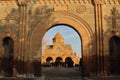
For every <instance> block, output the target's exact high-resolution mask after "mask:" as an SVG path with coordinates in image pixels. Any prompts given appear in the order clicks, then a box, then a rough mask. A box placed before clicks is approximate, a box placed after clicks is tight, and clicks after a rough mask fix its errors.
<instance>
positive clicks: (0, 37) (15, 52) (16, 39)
mask: <svg viewBox="0 0 120 80" xmlns="http://www.w3.org/2000/svg"><path fill="white" fill-rule="evenodd" d="M5 37H10V38H11V39H13V41H14V59H16V58H17V55H18V47H19V46H18V38H17V37H16V35H14V34H12V33H10V34H1V35H0V49H1V51H2V49H3V46H2V42H3V41H2V40H3V39H4V38H5Z"/></svg>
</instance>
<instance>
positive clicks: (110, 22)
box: [0, 0, 120, 76]
mask: <svg viewBox="0 0 120 80" xmlns="http://www.w3.org/2000/svg"><path fill="white" fill-rule="evenodd" d="M119 7H120V1H119V0H0V11H1V12H0V58H1V61H0V62H1V65H0V67H1V66H2V58H3V56H4V53H5V51H4V49H5V46H6V45H7V44H6V42H9V40H11V39H12V40H13V44H12V45H14V49H12V50H13V51H12V52H13V53H12V56H13V59H14V61H20V62H26V63H27V65H26V67H29V66H30V65H31V62H32V61H34V60H36V59H37V60H40V57H41V55H42V48H41V47H42V38H43V36H44V34H45V33H46V32H47V30H49V29H50V28H52V27H53V26H54V25H59V24H64V25H69V26H70V27H71V28H73V29H74V30H76V32H77V33H78V34H79V36H80V37H81V39H82V58H83V63H84V66H83V67H84V74H85V75H86V76H88V75H90V74H96V75H111V74H112V71H111V70H112V69H111V66H112V64H115V63H112V62H111V60H112V59H111V55H112V54H113V53H116V49H117V52H120V51H119V50H120V49H119V47H117V48H116V46H118V45H117V43H119V38H120V23H119V21H120V19H119V18H120V17H119V16H120V8H119ZM6 37H7V38H8V39H7V38H6ZM116 37H117V38H116ZM4 40H5V41H4ZM114 41H115V42H116V43H114V44H115V45H116V46H115V45H114V46H115V47H114V50H112V49H111V48H110V47H111V45H113V44H112V43H113V42H114ZM117 41H118V42H117ZM110 42H112V43H110ZM3 43H4V44H5V46H3ZM111 51H112V52H111ZM116 54H118V53H116ZM38 55H39V56H38ZM114 56H115V55H114ZM116 56H117V55H116ZM116 56H115V57H116ZM117 59H119V57H118V58H117ZM116 61H119V60H116ZM11 62H12V61H11ZM16 65H18V66H19V68H20V69H21V70H22V71H23V72H24V69H22V68H23V67H24V65H21V64H16ZM117 66H119V65H117ZM14 67H16V66H15V65H14ZM29 68H30V67H29ZM29 68H27V69H28V70H27V72H24V73H34V72H33V71H31V70H32V69H29ZM114 68H115V67H114ZM0 69H1V70H0V73H1V74H2V70H3V69H2V68H0ZM115 69H116V68H115ZM116 71H117V70H116ZM20 74H21V72H20Z"/></svg>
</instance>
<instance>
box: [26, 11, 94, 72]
mask: <svg viewBox="0 0 120 80" xmlns="http://www.w3.org/2000/svg"><path fill="white" fill-rule="evenodd" d="M40 20H41V19H40ZM57 24H66V25H70V27H71V28H73V29H75V30H76V31H77V33H78V34H79V35H80V37H81V40H82V54H83V55H82V57H83V59H84V63H85V66H86V68H87V67H89V66H88V65H87V64H88V60H89V57H90V56H89V55H90V54H91V53H89V52H90V51H89V50H90V49H89V48H90V46H89V44H90V42H91V38H93V36H94V34H93V31H92V29H91V27H90V26H89V24H88V23H87V22H86V21H85V20H84V19H82V18H80V17H78V16H77V15H74V14H71V13H66V12H53V13H52V14H51V16H50V17H49V18H48V19H47V20H46V22H44V24H41V23H39V22H38V24H37V25H36V26H35V27H34V29H33V30H32V31H31V32H30V33H31V35H29V37H28V39H29V43H30V45H29V49H28V50H30V52H28V53H30V56H31V58H33V57H34V56H36V55H37V53H36V52H37V50H40V53H39V54H42V48H41V47H42V38H43V36H44V34H45V33H46V32H47V31H48V30H49V29H50V28H52V27H53V26H54V25H57ZM85 58H87V59H85ZM86 72H87V71H86Z"/></svg>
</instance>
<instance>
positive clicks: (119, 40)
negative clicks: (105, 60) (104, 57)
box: [109, 36, 120, 74]
mask: <svg viewBox="0 0 120 80" xmlns="http://www.w3.org/2000/svg"><path fill="white" fill-rule="evenodd" d="M109 53H110V54H109V58H110V74H120V37H118V36H112V37H111V38H110V40H109Z"/></svg>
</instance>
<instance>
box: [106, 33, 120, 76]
mask: <svg viewBox="0 0 120 80" xmlns="http://www.w3.org/2000/svg"><path fill="white" fill-rule="evenodd" d="M115 36H116V37H117V38H119V37H120V33H119V32H117V33H116V34H113V33H112V32H111V31H108V32H107V33H106V35H104V37H105V38H104V73H105V75H112V74H113V73H112V72H111V64H113V63H111V60H112V59H113V58H112V59H110V58H111V57H112V56H111V55H113V54H112V52H111V50H113V49H111V48H113V47H112V45H113V41H116V40H115V39H114V38H115ZM114 44H115V43H114Z"/></svg>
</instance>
